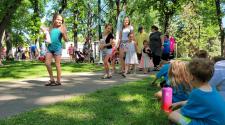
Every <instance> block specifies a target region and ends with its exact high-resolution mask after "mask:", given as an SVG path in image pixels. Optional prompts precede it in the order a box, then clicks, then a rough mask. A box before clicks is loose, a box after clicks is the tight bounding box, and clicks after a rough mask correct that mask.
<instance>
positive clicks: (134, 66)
mask: <svg viewBox="0 0 225 125" xmlns="http://www.w3.org/2000/svg"><path fill="white" fill-rule="evenodd" d="M136 67H137V65H136V64H134V65H133V68H134V69H133V71H134V74H136Z"/></svg>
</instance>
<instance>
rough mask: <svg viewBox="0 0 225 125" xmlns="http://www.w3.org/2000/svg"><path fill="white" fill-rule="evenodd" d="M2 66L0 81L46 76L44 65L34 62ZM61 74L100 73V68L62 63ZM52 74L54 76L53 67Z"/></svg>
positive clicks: (5, 63) (54, 70) (8, 63)
mask: <svg viewBox="0 0 225 125" xmlns="http://www.w3.org/2000/svg"><path fill="white" fill-rule="evenodd" d="M3 63H4V66H3V67H0V80H12V79H25V78H34V77H43V76H48V73H47V69H46V67H45V65H44V63H41V62H36V61H24V62H23V61H21V62H16V61H15V62H3ZM61 66H62V74H68V73H75V72H91V71H100V70H102V69H103V68H102V66H97V65H96V64H84V63H82V64H77V63H62V64H61ZM53 72H54V74H56V68H55V65H53Z"/></svg>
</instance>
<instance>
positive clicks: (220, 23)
mask: <svg viewBox="0 0 225 125" xmlns="http://www.w3.org/2000/svg"><path fill="white" fill-rule="evenodd" d="M220 4H221V1H220V0H215V5H216V15H217V20H218V25H219V28H220V40H221V41H220V45H221V56H224V28H223V25H222V12H221V7H220Z"/></svg>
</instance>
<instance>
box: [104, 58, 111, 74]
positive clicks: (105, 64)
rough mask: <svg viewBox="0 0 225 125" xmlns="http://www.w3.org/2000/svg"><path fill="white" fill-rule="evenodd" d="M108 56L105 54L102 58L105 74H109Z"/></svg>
mask: <svg viewBox="0 0 225 125" xmlns="http://www.w3.org/2000/svg"><path fill="white" fill-rule="evenodd" d="M109 58H110V55H106V56H105V58H104V62H103V63H104V68H105V73H106V74H107V76H110V74H109V66H110V65H109Z"/></svg>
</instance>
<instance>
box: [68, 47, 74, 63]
mask: <svg viewBox="0 0 225 125" xmlns="http://www.w3.org/2000/svg"><path fill="white" fill-rule="evenodd" d="M74 52H75V51H74V47H73V44H70V47H69V48H68V51H67V53H68V54H69V56H70V62H72V61H73V59H74Z"/></svg>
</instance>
